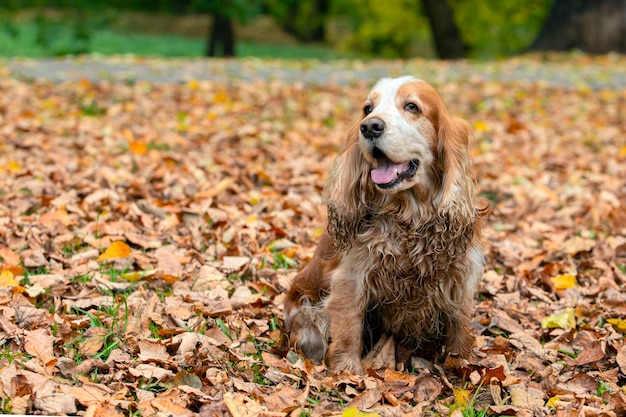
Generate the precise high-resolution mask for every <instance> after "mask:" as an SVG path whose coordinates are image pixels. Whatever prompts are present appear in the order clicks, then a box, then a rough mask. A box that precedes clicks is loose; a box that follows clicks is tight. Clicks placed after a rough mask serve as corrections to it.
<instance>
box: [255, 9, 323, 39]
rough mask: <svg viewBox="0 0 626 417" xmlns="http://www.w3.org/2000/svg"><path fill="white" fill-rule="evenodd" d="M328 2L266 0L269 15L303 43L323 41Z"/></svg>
mask: <svg viewBox="0 0 626 417" xmlns="http://www.w3.org/2000/svg"><path fill="white" fill-rule="evenodd" d="M330 3H331V1H330V0H266V1H265V7H266V9H267V11H268V12H269V14H270V15H271V16H272V17H273V18H274V19H275V20H276V21H277V22H278V23H279V24H280V25H281V26H282V27H283V28H284V29H285V30H286V31H287V32H289V33H290V34H292V35H294V36H296V37H297V38H298V39H300V40H303V41H323V40H324V26H325V24H326V20H327V18H328V10H329V6H330Z"/></svg>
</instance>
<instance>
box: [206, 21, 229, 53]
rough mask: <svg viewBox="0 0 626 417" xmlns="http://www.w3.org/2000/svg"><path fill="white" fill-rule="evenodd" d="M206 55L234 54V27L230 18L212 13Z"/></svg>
mask: <svg viewBox="0 0 626 417" xmlns="http://www.w3.org/2000/svg"><path fill="white" fill-rule="evenodd" d="M206 56H210V57H218V56H219V57H231V56H235V29H234V26H233V21H232V20H231V19H230V18H228V17H226V16H222V15H219V14H214V15H213V23H212V24H211V29H210V33H209V42H208V46H207V51H206Z"/></svg>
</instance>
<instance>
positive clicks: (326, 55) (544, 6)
mask: <svg viewBox="0 0 626 417" xmlns="http://www.w3.org/2000/svg"><path fill="white" fill-rule="evenodd" d="M565 2H569V6H568V5H566V4H565ZM620 2H621V3H626V2H624V1H622V0H586V1H585V0H507V1H503V0H384V1H380V0H47V1H43V0H2V2H0V55H2V56H23V57H45V56H63V55H76V54H95V53H98V54H105V55H110V54H134V55H138V56H164V57H201V56H207V55H209V56H230V55H236V56H248V57H249V56H256V57H277V58H319V59H336V58H364V59H367V58H410V57H424V58H437V57H440V58H459V57H468V58H479V59H480V58H486V59H493V58H499V57H506V56H510V55H514V54H518V53H522V52H525V51H527V50H529V48H530V47H531V46H533V42H534V41H536V40H537V38H538V36H539V34H540V32H541V31H542V30H545V26H546V24H550V25H552V26H555V23H554V22H552V23H550V22H551V21H550V20H549V19H548V17H549V15H550V14H551V13H553V14H554V12H555V11H556V12H558V10H556V9H558V7H561V8H563V7H566V8H567V7H569V8H570V9H571V10H570V13H575V12H576V11H578V12H580V11H581V10H583V9H584V8H585V7H587V8H589V7H596V6H594V4H595V5H597V4H600V3H615V4H616V5H617V6H616V7H619V3H620ZM558 3H561V5H559V4H558ZM564 4H565V6H563V5H564ZM433 7H436V8H438V9H437V10H433ZM441 7H443V8H444V9H443V11H442V9H441ZM622 7H623V6H622ZM566 11H567V10H566ZM433 16H435V17H433ZM435 18H436V19H435ZM433 19H435V20H433ZM446 19H449V21H446ZM437 21H438V22H439V23H437ZM561 21H562V22H561V23H562V24H565V23H567V22H565V23H563V18H561ZM433 22H435V23H433ZM557 23H558V21H557ZM437 24H438V25H439V27H438V29H439V30H437V27H436V25H437ZM450 24H452V26H450ZM595 24H596V25H597V23H595ZM442 25H443V26H442ZM446 25H447V26H446ZM542 28H543V29H542ZM451 29H452V30H453V31H456V34H454V33H452V35H450V30H451ZM557 29H558V28H557ZM561 30H562V32H563V33H564V34H565V29H563V28H561ZM446 36H447V37H448V38H449V39H451V41H452V42H456V47H457V50H456V52H455V53H453V54H452V55H450V56H446V55H445V53H442V50H441V46H440V45H438V43H437V41H438V40H439V41H441V40H442V39H443V38H444V37H446ZM551 36H552V37H554V35H551ZM444 40H445V39H444ZM570 43H571V42H570ZM211 45H212V47H211ZM535 46H536V45H535ZM576 47H578V45H576V44H573V45H571V46H567V45H566V48H562V49H569V48H576ZM459 48H460V49H459ZM555 49H558V48H555ZM612 49H615V48H609V49H608V50H612ZM618 49H619V48H618Z"/></svg>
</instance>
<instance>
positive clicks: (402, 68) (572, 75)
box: [0, 55, 626, 89]
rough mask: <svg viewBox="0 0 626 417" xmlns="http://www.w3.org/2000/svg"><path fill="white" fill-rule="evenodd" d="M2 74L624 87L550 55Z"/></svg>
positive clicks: (96, 66)
mask: <svg viewBox="0 0 626 417" xmlns="http://www.w3.org/2000/svg"><path fill="white" fill-rule="evenodd" d="M0 65H2V66H4V68H6V70H7V71H8V73H9V74H11V75H12V76H15V77H18V78H26V79H45V80H51V81H55V82H58V81H63V80H79V79H89V80H91V81H96V80H100V81H102V80H110V81H127V82H134V81H139V80H145V81H150V82H154V83H180V82H185V81H190V80H212V81H220V82H228V81H233V80H244V81H274V80H281V81H283V82H284V83H286V84H290V83H295V82H302V83H305V84H313V85H320V84H337V85H349V84H351V83H353V82H355V81H359V80H362V81H366V82H369V81H374V80H376V79H378V78H381V77H384V76H397V75H402V74H413V75H416V76H418V77H420V78H423V79H426V80H429V81H431V82H433V83H435V84H442V83H446V82H462V81H463V80H466V79H467V80H490V81H502V82H522V83H525V82H537V81H541V82H543V83H546V84H548V85H556V86H563V87H575V88H591V89H603V88H610V89H621V88H625V87H626V72H625V71H623V68H625V67H626V58H624V57H622V56H606V57H601V58H599V59H590V58H588V57H585V56H578V55H556V56H549V57H546V58H542V59H532V60H528V59H526V58H512V59H508V60H506V61H504V60H503V61H499V62H468V61H463V62H452V63H442V62H437V61H426V60H418V59H415V60H409V61H368V62H363V61H330V62H320V61H315V60H309V61H286V60H273V61H272V60H259V59H253V58H246V59H236V60H221V59H213V60H207V59H195V60H194V59H192V60H190V59H169V60H164V59H147V58H136V57H97V56H89V57H79V58H62V59H38V60H31V59H28V60H26V59H24V60H22V59H13V60H5V61H0Z"/></svg>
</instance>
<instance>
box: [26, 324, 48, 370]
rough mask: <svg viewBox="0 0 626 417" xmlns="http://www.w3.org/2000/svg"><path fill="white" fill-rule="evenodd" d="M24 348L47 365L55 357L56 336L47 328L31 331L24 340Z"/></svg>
mask: <svg viewBox="0 0 626 417" xmlns="http://www.w3.org/2000/svg"><path fill="white" fill-rule="evenodd" d="M24 350H25V351H26V352H28V353H29V354H31V355H33V356H34V357H35V358H37V359H38V360H39V361H40V362H41V364H42V365H44V366H45V365H47V364H48V363H49V362H50V361H52V360H54V359H55V355H54V336H52V335H51V334H50V332H49V331H48V329H45V328H40V329H35V330H33V331H30V332H28V334H27V335H26V340H25V341H24Z"/></svg>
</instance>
